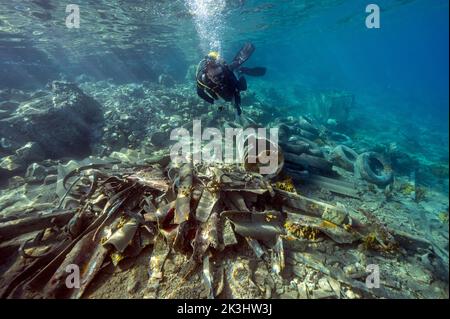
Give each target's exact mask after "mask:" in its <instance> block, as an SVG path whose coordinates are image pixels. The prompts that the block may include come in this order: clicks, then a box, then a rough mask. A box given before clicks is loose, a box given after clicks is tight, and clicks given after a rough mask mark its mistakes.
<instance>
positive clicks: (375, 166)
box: [355, 152, 394, 186]
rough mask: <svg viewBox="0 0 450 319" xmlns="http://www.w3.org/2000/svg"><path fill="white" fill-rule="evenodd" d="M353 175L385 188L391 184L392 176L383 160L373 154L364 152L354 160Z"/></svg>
mask: <svg viewBox="0 0 450 319" xmlns="http://www.w3.org/2000/svg"><path fill="white" fill-rule="evenodd" d="M355 173H356V175H357V176H360V177H361V178H362V179H364V180H366V181H368V182H369V183H373V184H376V185H378V186H386V185H388V184H390V183H392V181H393V178H394V175H393V173H392V169H391V168H390V165H389V164H388V163H387V161H386V160H385V158H384V157H383V156H382V155H381V154H379V153H375V152H366V153H362V154H360V155H359V156H358V157H357V158H356V162H355Z"/></svg>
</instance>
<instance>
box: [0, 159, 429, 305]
mask: <svg viewBox="0 0 450 319" xmlns="http://www.w3.org/2000/svg"><path fill="white" fill-rule="evenodd" d="M72 164H73V161H72ZM73 167H74V166H73V165H71V164H70V165H69V164H67V165H65V166H63V165H59V167H58V171H59V172H58V173H59V178H58V181H57V183H56V192H57V194H58V203H57V205H55V207H54V208H53V209H46V210H42V211H35V212H34V213H28V214H23V213H22V214H20V213H19V214H18V215H17V214H16V215H8V216H4V217H2V219H1V220H0V238H1V240H2V243H3V244H2V245H1V247H0V248H1V249H0V252H2V254H4V253H5V251H11V250H14V249H16V250H17V249H18V251H19V252H20V254H19V255H18V256H16V258H10V260H9V261H8V263H7V267H6V268H7V271H4V274H5V275H4V276H3V277H2V279H1V281H0V292H1V296H2V297H3V298H81V297H84V296H85V294H86V293H87V292H88V291H89V286H90V285H91V284H93V283H94V282H95V280H96V277H100V276H101V274H102V272H104V271H105V269H107V267H108V265H109V266H110V267H113V268H114V267H116V268H117V267H120V265H122V264H123V263H125V262H127V261H128V260H132V259H133V258H135V259H136V258H139V256H141V255H143V256H146V258H147V262H146V263H145V266H144V267H145V268H146V269H147V271H148V274H147V275H142V274H141V276H140V277H135V276H133V277H132V279H131V280H132V281H133V280H134V281H133V282H131V283H128V284H127V285H128V286H129V289H128V290H129V291H135V290H138V291H139V294H140V295H139V296H140V297H144V298H183V297H187V298H197V297H199V298H213V297H232V298H256V297H258V298H290V297H293V298H299V297H302V298H331V297H334V298H336V297H338V298H340V297H344V298H350V297H354V298H356V297H358V296H359V297H389V296H391V297H392V296H393V295H395V293H393V292H391V291H389V289H387V288H386V289H377V290H370V289H368V288H367V287H366V285H365V283H364V280H361V278H363V277H364V269H365V268H364V266H363V263H364V262H363V260H364V259H365V258H366V257H364V253H363V252H367V251H368V250H374V251H375V252H376V253H377V254H378V255H377V258H386V259H387V260H388V261H389V260H390V259H391V258H392V260H391V261H393V260H396V259H397V258H398V256H400V255H402V254H403V255H405V254H406V253H405V252H406V251H410V252H411V251H416V250H417V249H419V250H420V249H425V248H426V249H428V248H427V247H428V246H430V247H431V245H429V243H427V242H426V241H424V240H421V239H417V238H416V237H414V236H410V235H408V234H405V233H402V232H397V231H393V230H392V229H388V228H386V227H385V226H383V225H382V224H381V223H380V222H379V221H377V220H376V218H375V217H372V216H371V214H370V213H368V212H361V211H356V210H353V209H351V208H349V207H345V206H342V205H332V204H329V203H326V202H323V201H319V200H316V199H312V198H310V197H307V196H304V195H300V194H297V192H295V188H293V185H292V184H291V182H290V181H289V180H284V179H281V176H280V177H278V178H277V177H275V178H274V179H272V180H269V179H267V178H264V177H263V176H261V175H259V174H258V173H254V172H251V171H247V170H245V168H244V167H240V166H235V165H226V164H223V165H192V163H187V164H183V165H179V166H174V165H172V164H170V163H169V162H168V161H167V156H164V155H162V156H160V157H158V158H155V159H153V160H151V161H148V162H147V163H145V164H140V165H137V164H126V163H120V162H119V161H111V160H109V161H107V160H103V161H96V162H93V163H90V164H87V165H85V164H82V163H81V164H79V165H77V166H76V167H75V168H73ZM402 244H403V245H404V246H403V247H402ZM361 247H362V248H361ZM149 248H150V249H151V250H150V252H149V250H148V249H149ZM361 249H363V250H361ZM402 251H403V252H402ZM330 252H333V253H330ZM326 254H329V255H328V256H327V257H325V256H326ZM406 255H408V254H406ZM390 256H393V257H390ZM344 260H346V261H348V260H354V261H355V264H353V266H350V265H347V266H346V267H347V268H346V267H343V268H340V266H339V265H341V264H342V263H344ZM252 264H253V265H256V266H251V265H252ZM74 265H75V266H76V267H78V268H77V269H79V271H80V273H79V274H80V283H81V285H80V287H79V288H76V287H75V288H72V286H69V287H70V288H68V285H67V282H68V280H69V281H70V278H72V277H70V275H71V273H70V272H68V271H67V269H72V268H70V267H74ZM355 265H356V266H355ZM3 266H5V265H3ZM68 267H69V268H68ZM255 267H256V268H255ZM352 267H353V268H352ZM355 267H356V268H355ZM134 268H136V269H138V268H139V267H138V266H137V265H135V267H134ZM5 270H6V269H5ZM137 271H138V270H136V272H137ZM305 276H306V277H305ZM68 278H69V279H68ZM137 278H140V279H137ZM169 278H170V279H169ZM286 278H292V280H290V281H289V282H288V283H287V284H286V283H285V282H286V280H287V279H286ZM295 278H297V279H295ZM299 278H301V280H303V282H301V280H300V279H299ZM94 286H95V284H94ZM137 286H140V289H138V288H136V287H137ZM195 287H196V288H195ZM293 287H294V288H295V289H294V288H293ZM396 288H397V289H398V290H399V291H397V292H396V293H397V294H400V295H401V289H400V288H399V287H396ZM195 291H199V293H198V295H197V294H196V293H195ZM90 294H94V295H95V292H90Z"/></svg>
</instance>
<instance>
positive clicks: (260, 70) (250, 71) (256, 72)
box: [239, 67, 267, 76]
mask: <svg viewBox="0 0 450 319" xmlns="http://www.w3.org/2000/svg"><path fill="white" fill-rule="evenodd" d="M239 72H241V73H243V74H246V75H249V76H264V75H266V72H267V69H266V68H264V67H256V68H246V67H242V68H240V69H239Z"/></svg>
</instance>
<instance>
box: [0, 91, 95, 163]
mask: <svg viewBox="0 0 450 319" xmlns="http://www.w3.org/2000/svg"><path fill="white" fill-rule="evenodd" d="M37 96H38V97H36V98H34V99H31V100H29V101H27V102H24V103H21V104H20V106H19V107H18V108H17V109H16V110H15V111H14V112H13V113H12V114H11V116H10V117H7V118H5V119H1V120H0V136H4V137H6V138H8V139H10V140H13V141H15V142H17V143H20V144H22V145H23V144H26V143H28V142H30V141H31V142H34V143H35V144H33V143H32V144H31V145H28V146H27V147H26V149H30V148H31V150H34V151H36V150H37V149H38V146H39V147H40V148H41V149H42V152H43V153H44V155H45V157H49V158H59V157H66V156H67V157H69V156H80V155H86V154H88V153H89V152H90V144H91V143H92V142H93V141H92V139H93V138H92V137H93V136H95V134H93V133H94V131H96V130H97V129H99V126H100V125H101V123H102V122H103V115H102V110H101V106H100V104H99V103H98V102H97V101H95V100H94V99H93V98H91V97H89V96H87V95H86V94H84V93H83V91H81V90H80V89H79V88H78V87H77V86H76V85H75V84H72V83H66V82H53V84H52V89H51V93H48V94H47V95H42V94H38V95H37ZM20 144H19V145H20ZM19 153H22V155H25V154H28V156H31V157H33V156H37V154H39V153H40V151H39V152H37V153H36V154H33V152H31V151H30V152H28V151H27V150H20V151H19ZM39 155H40V154H39Z"/></svg>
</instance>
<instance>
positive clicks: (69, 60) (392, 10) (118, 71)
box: [0, 0, 449, 158]
mask: <svg viewBox="0 0 450 319" xmlns="http://www.w3.org/2000/svg"><path fill="white" fill-rule="evenodd" d="M375 3H376V4H377V5H379V7H380V8H381V28H380V29H368V28H366V25H365V19H366V17H367V15H368V14H367V13H366V12H365V9H366V6H367V5H368V2H366V1H361V0H351V1H350V0H349V1H343V0H322V1H306V0H305V1H294V0H284V1H263V0H247V1H245V0H217V1H212V0H176V1H157V2H153V1H143V0H140V1H138V0H136V1H87V0H83V1H78V4H79V6H80V12H81V27H80V29H68V28H66V26H65V23H64V22H65V18H66V16H67V13H66V12H65V5H66V4H65V3H61V2H60V1H54V0H34V1H32V0H29V1H18V0H16V1H6V0H1V1H0V8H1V9H2V10H1V12H2V16H1V20H0V72H1V73H0V74H1V76H0V88H28V89H42V88H44V87H45V86H46V85H47V83H49V82H51V81H53V80H55V79H66V80H70V81H75V80H76V79H77V78H78V77H79V76H80V75H83V76H87V77H88V78H90V79H93V80H94V81H95V80H105V79H111V80H112V81H113V82H115V83H136V84H140V83H142V82H144V81H150V82H155V81H157V79H158V76H159V75H160V74H161V73H168V74H170V75H171V76H172V77H174V79H175V80H176V81H177V82H178V83H181V84H182V83H184V82H185V81H186V80H185V74H186V71H187V69H188V67H189V66H191V65H193V64H196V63H198V61H199V60H200V59H201V58H202V57H203V56H204V55H205V54H206V53H207V52H208V51H209V50H210V49H218V50H220V51H221V53H222V55H223V57H225V58H226V59H227V60H231V59H232V58H233V56H234V54H235V53H236V52H237V50H238V49H239V48H240V47H241V46H242V44H243V43H244V42H247V41H250V42H253V43H254V44H255V46H256V48H257V50H256V52H255V54H254V55H253V57H252V58H251V60H250V61H249V62H248V66H256V65H261V66H265V67H267V69H268V73H267V75H266V76H265V77H262V78H251V79H249V89H250V91H253V92H256V93H257V94H261V95H263V92H264V90H266V91H267V90H275V91H276V93H277V94H278V96H280V95H282V96H283V99H281V98H280V100H279V101H275V102H274V101H272V103H275V104H279V105H271V106H270V107H273V108H277V107H281V106H283V107H287V108H288V109H289V110H290V111H291V112H292V114H296V113H302V107H301V105H302V103H301V100H302V97H301V95H302V91H308V90H309V91H311V90H312V91H314V92H323V91H330V90H335V91H346V92H350V93H351V94H354V95H355V97H356V101H357V110H356V113H359V114H365V115H366V116H369V117H371V116H372V117H373V119H374V121H375V122H376V121H382V120H383V116H391V117H397V121H398V122H396V124H395V125H396V126H398V127H399V128H400V129H401V128H402V127H403V124H405V127H404V128H403V131H404V132H406V131H408V132H406V133H407V134H408V135H409V136H411V138H416V137H417V135H418V134H424V133H423V130H422V131H421V132H418V131H417V132H415V130H414V129H410V128H411V127H414V124H415V123H418V122H421V125H422V128H423V129H425V130H427V129H428V131H429V132H438V133H440V134H441V135H442V136H441V139H440V140H439V141H438V142H437V143H440V144H441V148H442V143H443V150H442V154H440V155H439V156H440V157H443V158H445V153H448V114H449V107H448V106H449V92H448V86H449V64H448V61H449V59H448V57H449V42H448V38H449V34H448V32H449V18H448V11H449V10H448V9H449V8H448V1H446V0H432V1H428V0H415V1H414V0H410V1H408V0H403V1H401V0H383V1H381V0H380V1H376V2H375ZM192 84H193V83H192ZM192 95H193V96H195V91H194V90H193V92H192ZM244 107H245V105H244ZM392 125H394V124H392ZM392 125H391V126H392ZM361 126H364V123H361ZM379 130H380V131H382V130H383V128H382V127H380V128H379Z"/></svg>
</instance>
